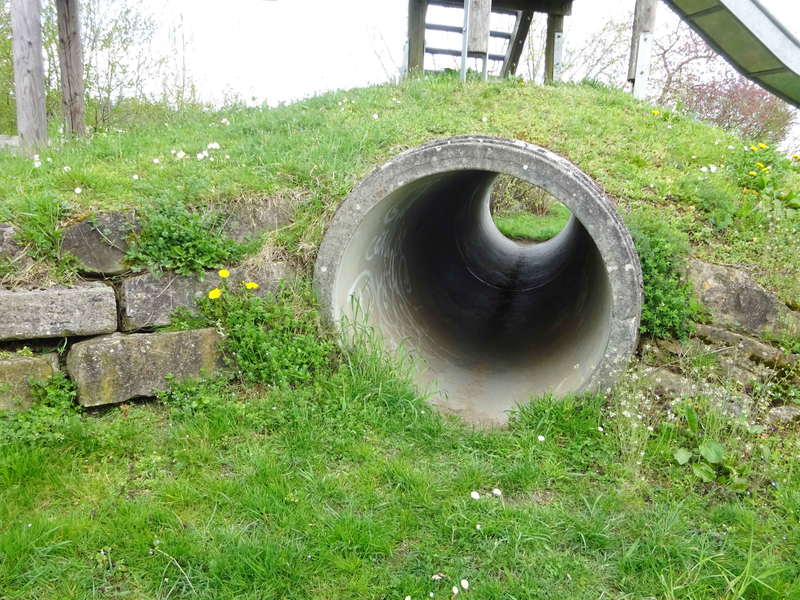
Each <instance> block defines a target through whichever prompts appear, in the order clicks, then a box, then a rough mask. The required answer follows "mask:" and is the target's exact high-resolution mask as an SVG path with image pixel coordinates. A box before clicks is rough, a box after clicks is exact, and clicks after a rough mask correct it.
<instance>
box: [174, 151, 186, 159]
mask: <svg viewBox="0 0 800 600" xmlns="http://www.w3.org/2000/svg"><path fill="white" fill-rule="evenodd" d="M184 156H186V152H184V151H183V150H178V153H177V154H176V155H175V158H183V157H184Z"/></svg>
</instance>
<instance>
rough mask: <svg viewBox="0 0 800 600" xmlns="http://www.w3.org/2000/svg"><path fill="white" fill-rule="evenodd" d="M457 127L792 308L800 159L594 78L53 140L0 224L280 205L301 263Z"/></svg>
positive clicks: (0, 208) (40, 232)
mask: <svg viewBox="0 0 800 600" xmlns="http://www.w3.org/2000/svg"><path fill="white" fill-rule="evenodd" d="M459 134H488V135H497V136H504V137H508V138H515V139H521V140H525V141H528V142H531V143H534V144H538V145H540V146H544V147H546V148H548V149H550V150H552V151H553V152H556V153H558V154H560V155H562V156H564V157H566V158H568V159H570V160H571V161H573V162H574V163H576V164H577V165H578V166H579V167H581V168H582V169H583V170H584V171H586V172H587V173H588V174H589V175H591V176H592V177H593V178H594V179H595V180H596V181H597V182H598V183H599V184H600V185H601V186H602V187H603V188H604V189H605V190H606V191H607V192H608V194H609V196H610V197H611V198H612V201H613V202H614V203H615V205H616V206H617V209H618V210H619V211H620V212H622V213H623V214H630V213H652V214H654V215H657V216H658V217H659V218H660V219H662V220H664V221H665V222H667V223H668V224H669V225H670V226H671V227H674V228H675V229H676V230H680V231H683V232H685V233H686V234H688V235H689V239H690V241H691V243H692V245H693V253H694V254H696V255H697V256H699V257H702V258H707V259H710V260H714V261H716V262H722V263H726V264H739V265H742V266H743V267H745V268H746V269H747V270H748V271H750V272H751V273H752V274H753V275H754V276H755V277H756V278H757V279H759V280H760V281H761V282H762V283H763V284H765V285H766V286H767V287H769V288H770V289H773V290H774V291H776V292H777V293H778V294H779V295H780V296H781V298H782V299H784V300H785V301H786V302H787V303H789V304H800V252H799V251H798V250H800V247H799V245H798V238H797V235H796V231H795V230H796V227H794V222H795V220H796V218H795V216H794V214H793V213H794V210H793V209H789V210H787V208H788V207H787V206H785V204H786V203H785V201H782V200H781V197H780V192H782V191H786V190H788V191H791V190H796V189H798V185H797V182H798V167H797V165H796V164H791V161H789V160H788V159H785V157H784V158H782V157H781V156H780V155H779V154H778V153H776V152H775V149H774V148H764V149H762V148H760V147H758V145H757V144H758V143H759V142H760V140H742V139H739V138H738V137H737V136H735V135H731V134H727V133H725V132H724V131H722V130H721V129H719V128H716V127H712V126H709V125H707V124H704V123H700V122H697V121H695V120H693V119H692V118H691V117H690V116H686V115H682V114H677V113H674V112H670V111H669V110H666V109H664V108H661V109H654V108H653V107H651V106H649V105H647V104H644V103H641V102H637V101H635V100H634V99H633V98H632V97H631V96H630V95H628V94H625V93H623V92H620V91H615V90H610V89H607V88H604V87H602V86H598V85H560V86H532V85H522V84H521V83H520V82H519V81H513V80H509V81H504V82H498V83H490V84H488V85H483V84H481V83H480V82H468V83H467V84H461V83H460V82H458V81H457V80H454V79H453V78H450V77H446V76H442V77H431V78H430V80H422V79H415V80H409V81H405V82H403V83H401V84H399V85H382V86H375V87H369V88H363V89H353V90H349V91H337V92H330V93H326V94H323V95H320V96H316V97H313V98H309V99H307V100H303V101H300V102H296V103H294V104H290V105H286V106H280V107H277V108H266V107H264V108H262V107H256V108H252V107H244V106H231V107H228V108H225V109H223V110H219V111H213V112H209V111H195V112H192V111H189V112H184V113H180V114H177V113H172V114H171V116H170V113H167V116H166V117H165V118H164V119H163V120H159V121H158V122H142V123H131V124H130V125H126V126H124V128H122V127H120V128H119V129H110V130H109V131H106V132H98V133H95V134H94V135H93V136H92V137H91V138H90V139H86V140H76V141H73V142H69V143H65V144H59V143H54V144H53V146H52V147H51V148H48V149H46V150H42V151H41V152H40V154H39V157H38V161H34V160H28V159H24V158H17V157H13V156H10V155H8V154H1V155H0V197H2V199H3V200H2V203H1V204H0V221H10V222H12V223H15V224H17V225H19V226H20V227H22V228H23V229H24V230H25V233H26V236H25V241H26V242H28V243H30V244H31V245H33V246H35V245H37V244H44V245H48V244H49V245H51V246H53V247H57V243H58V240H57V234H55V231H51V230H54V229H55V227H56V226H57V225H59V224H63V223H65V222H68V221H69V220H70V219H74V218H79V217H81V216H82V215H85V214H86V213H87V212H89V211H95V210H103V209H111V208H122V207H142V206H143V205H145V206H146V205H148V204H150V203H153V202H180V203H186V204H189V205H192V206H201V205H208V204H214V203H217V202H222V201H229V200H231V199H241V198H260V197H264V196H279V197H280V196H285V197H290V198H292V200H293V205H294V206H295V211H294V216H295V218H294V223H293V224H292V225H291V226H290V227H288V228H286V229H285V230H283V231H281V232H280V235H279V236H278V239H277V240H276V244H277V245H278V247H279V250H280V251H282V252H285V254H286V255H288V256H289V257H292V258H294V259H295V260H296V262H298V263H299V265H300V266H303V267H305V268H309V267H310V265H311V263H312V262H313V258H314V254H315V252H316V248H317V247H318V245H319V242H320V240H321V237H322V232H323V230H324V227H325V225H326V223H327V221H328V220H329V218H330V217H331V215H332V214H333V212H334V211H335V210H336V208H337V207H338V206H339V204H340V203H341V202H342V200H343V199H344V198H345V196H346V195H347V193H348V192H349V191H350V190H351V189H352V188H353V187H354V186H355V185H356V184H357V183H358V182H359V181H360V180H361V179H362V178H363V177H364V176H365V175H366V174H367V173H368V172H369V171H370V170H372V169H373V168H375V167H377V166H379V165H380V164H381V163H382V162H384V161H385V160H387V159H388V158H390V157H391V156H393V155H395V154H397V153H398V152H400V151H402V150H405V149H407V148H410V147H413V146H416V145H418V144H421V143H424V142H426V141H429V140H433V139H437V138H441V137H446V136H451V135H459ZM217 145H219V147H218V148H217ZM750 146H753V147H754V148H755V149H756V151H753V150H750ZM746 148H747V150H745V149H746ZM204 153H205V154H204ZM212 159H213V160H212ZM794 162H796V161H794ZM758 163H760V164H762V166H763V167H764V168H766V169H769V170H765V171H762V167H758V166H757V164H758ZM37 165H38V166H37ZM753 169H755V171H754V170H753ZM751 173H752V174H751ZM762 180H763V181H762ZM745 187H747V188H749V189H755V190H757V191H759V190H760V191H761V192H763V193H761V195H759V196H755V195H753V194H751V193H743V188H745ZM767 191H768V192H769V193H766V192H767ZM773 203H776V204H777V205H779V206H778V208H777V209H775V208H774V207H773ZM789 213H792V214H789ZM779 219H780V221H778V220H779ZM787 225H791V226H787ZM54 235H55V238H53V236H54ZM43 255H44V256H48V257H50V258H52V256H54V253H53V252H49V253H40V254H39V255H37V256H43Z"/></svg>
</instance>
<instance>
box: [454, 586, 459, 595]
mask: <svg viewBox="0 0 800 600" xmlns="http://www.w3.org/2000/svg"><path fill="white" fill-rule="evenodd" d="M457 595H458V588H457V587H456V586H453V596H457Z"/></svg>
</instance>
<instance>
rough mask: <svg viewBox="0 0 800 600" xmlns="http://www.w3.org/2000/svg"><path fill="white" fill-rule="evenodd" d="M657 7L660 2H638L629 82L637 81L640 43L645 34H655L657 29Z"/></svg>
mask: <svg viewBox="0 0 800 600" xmlns="http://www.w3.org/2000/svg"><path fill="white" fill-rule="evenodd" d="M656 7H658V0H636V9H635V10H634V13H633V37H631V58H630V62H629V63H628V81H629V82H630V83H633V82H634V81H635V80H636V63H637V62H638V58H639V41H640V40H641V38H642V34H643V33H651V34H652V33H653V31H655V28H656Z"/></svg>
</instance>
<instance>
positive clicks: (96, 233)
mask: <svg viewBox="0 0 800 600" xmlns="http://www.w3.org/2000/svg"><path fill="white" fill-rule="evenodd" d="M137 227H138V225H137V222H136V217H135V214H134V212H133V211H112V212H105V213H96V214H94V215H91V216H89V217H87V218H86V219H84V220H83V221H80V222H79V223H75V224H73V225H70V226H69V227H67V228H66V229H64V237H63V238H62V241H61V253H62V255H65V254H67V253H69V254H71V255H72V256H74V257H75V258H76V259H78V262H79V263H80V267H79V268H80V270H81V271H82V272H83V273H88V274H92V275H120V274H122V273H125V272H126V271H128V267H127V266H126V265H125V253H126V252H127V251H128V249H129V248H130V246H129V244H128V240H129V239H130V237H131V235H132V234H133V233H134V231H136V229H137Z"/></svg>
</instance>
